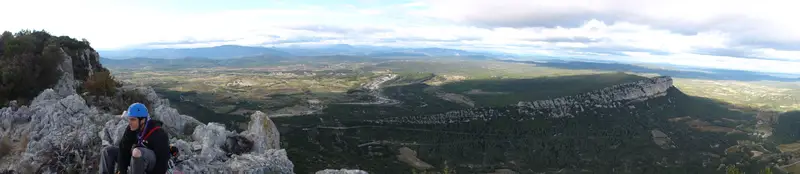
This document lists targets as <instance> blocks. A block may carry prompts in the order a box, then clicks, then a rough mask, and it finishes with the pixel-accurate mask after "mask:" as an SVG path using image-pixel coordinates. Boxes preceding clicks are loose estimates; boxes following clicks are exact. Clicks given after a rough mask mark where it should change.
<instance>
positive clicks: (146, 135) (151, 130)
mask: <svg viewBox="0 0 800 174" xmlns="http://www.w3.org/2000/svg"><path fill="white" fill-rule="evenodd" d="M160 128H161V126H156V127H154V128H153V129H150V132H147V134H145V135H144V137H142V141H144V140H147V137H150V134H152V133H153V132H155V131H156V130H157V129H160Z"/></svg>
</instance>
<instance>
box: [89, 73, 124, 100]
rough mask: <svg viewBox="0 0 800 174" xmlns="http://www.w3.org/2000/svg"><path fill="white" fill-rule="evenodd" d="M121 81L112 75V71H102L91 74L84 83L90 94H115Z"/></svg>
mask: <svg viewBox="0 0 800 174" xmlns="http://www.w3.org/2000/svg"><path fill="white" fill-rule="evenodd" d="M117 86H119V83H117V81H116V80H115V79H114V76H111V72H108V71H101V72H96V73H94V74H92V75H91V76H89V79H87V80H86V82H85V83H83V89H84V90H86V92H88V93H89V94H90V95H99V96H114V94H116V93H117Z"/></svg>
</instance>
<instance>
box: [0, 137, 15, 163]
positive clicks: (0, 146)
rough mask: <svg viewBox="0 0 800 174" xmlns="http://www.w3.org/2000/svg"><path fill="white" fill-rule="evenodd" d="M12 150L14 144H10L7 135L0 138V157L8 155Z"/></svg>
mask: <svg viewBox="0 0 800 174" xmlns="http://www.w3.org/2000/svg"><path fill="white" fill-rule="evenodd" d="M13 150H14V146H13V145H12V144H11V139H10V138H8V137H3V138H0V159H1V158H3V157H5V156H7V155H10V154H11V152H12V151H13Z"/></svg>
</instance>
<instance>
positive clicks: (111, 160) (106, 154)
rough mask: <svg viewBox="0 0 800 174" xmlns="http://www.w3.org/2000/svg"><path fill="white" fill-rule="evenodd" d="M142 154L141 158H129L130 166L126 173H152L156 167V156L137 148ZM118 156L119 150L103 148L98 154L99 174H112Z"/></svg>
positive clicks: (149, 151)
mask: <svg viewBox="0 0 800 174" xmlns="http://www.w3.org/2000/svg"><path fill="white" fill-rule="evenodd" d="M136 149H139V151H141V152H142V156H141V157H138V158H137V157H131V164H130V167H129V169H130V170H129V171H128V173H131V174H144V173H146V172H150V171H153V167H155V165H156V154H155V153H154V152H153V151H152V150H150V149H147V148H143V147H137V148H136ZM118 156H119V148H117V147H115V146H107V147H105V148H103V151H102V152H101V154H100V173H101V174H113V173H116V172H115V171H116V169H117V166H116V165H117V157H118Z"/></svg>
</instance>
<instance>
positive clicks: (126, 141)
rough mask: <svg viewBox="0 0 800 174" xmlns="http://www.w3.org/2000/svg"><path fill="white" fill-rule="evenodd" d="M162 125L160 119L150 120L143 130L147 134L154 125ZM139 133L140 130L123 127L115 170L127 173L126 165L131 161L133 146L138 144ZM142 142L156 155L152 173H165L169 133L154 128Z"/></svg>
mask: <svg viewBox="0 0 800 174" xmlns="http://www.w3.org/2000/svg"><path fill="white" fill-rule="evenodd" d="M162 125H163V123H162V122H161V121H158V120H150V122H148V125H147V129H148V130H147V131H145V132H144V134H147V133H148V132H150V130H153V129H154V128H155V127H156V126H162ZM139 133H140V131H131V130H130V129H125V134H123V135H122V139H121V140H120V143H119V159H117V161H118V163H117V170H118V171H120V173H122V174H125V173H128V166H129V165H130V163H131V151H132V150H133V148H134V147H137V146H138V144H137V138H138V137H137V135H139ZM143 144H144V146H145V147H146V148H148V149H150V150H153V152H154V153H155V155H156V166H155V167H153V172H152V174H164V173H167V168H168V166H167V165H168V163H169V161H168V160H169V135H167V132H165V131H164V128H160V129H157V130H155V131H154V132H153V133H152V134H150V136H149V137H147V139H145V140H144V142H143Z"/></svg>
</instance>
